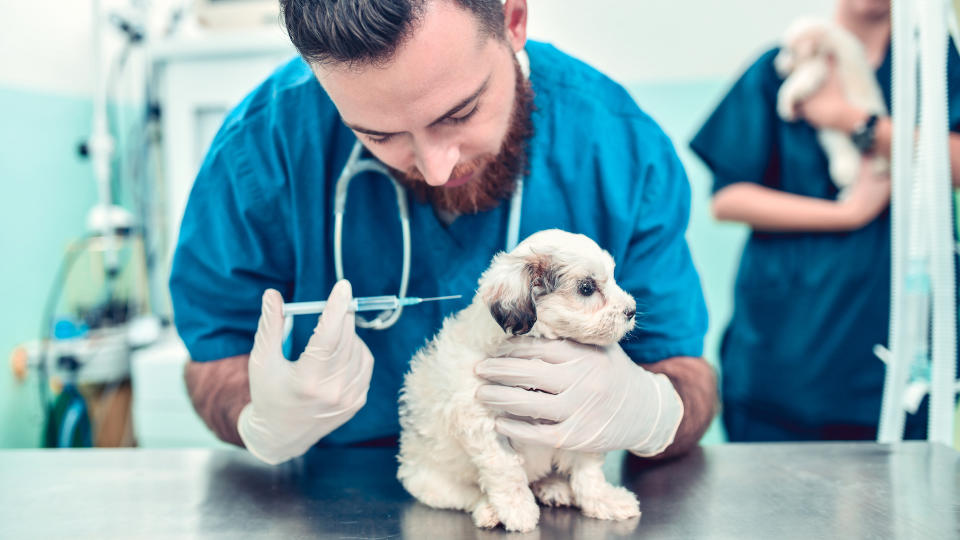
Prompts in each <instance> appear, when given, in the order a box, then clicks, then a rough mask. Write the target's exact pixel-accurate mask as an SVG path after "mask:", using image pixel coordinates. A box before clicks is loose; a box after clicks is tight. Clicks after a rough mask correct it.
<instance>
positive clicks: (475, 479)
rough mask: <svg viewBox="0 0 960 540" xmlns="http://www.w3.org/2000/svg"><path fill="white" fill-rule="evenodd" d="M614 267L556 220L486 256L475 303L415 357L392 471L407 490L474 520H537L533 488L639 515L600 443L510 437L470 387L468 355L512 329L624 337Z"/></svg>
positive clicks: (591, 512)
mask: <svg viewBox="0 0 960 540" xmlns="http://www.w3.org/2000/svg"><path fill="white" fill-rule="evenodd" d="M613 269H614V262H613V258H612V257H610V255H609V254H608V253H607V252H606V251H603V250H602V249H600V247H599V246H597V244H596V243H594V242H593V241H592V240H590V239H589V238H587V237H586V236H583V235H575V234H571V233H567V232H564V231H560V230H555V229H554V230H548V231H542V232H539V233H536V234H534V235H532V236H530V237H529V238H527V239H526V240H524V241H523V242H522V243H521V244H520V245H518V246H517V247H516V249H514V250H513V251H512V252H511V253H509V254H507V253H500V254H498V255H497V256H496V257H495V258H494V260H493V263H492V264H491V266H490V268H488V269H487V271H486V272H484V274H483V276H482V277H481V278H480V282H479V288H478V290H477V294H476V295H475V297H474V299H473V302H472V303H471V305H470V306H468V307H467V308H465V309H464V310H462V311H460V312H459V313H456V314H454V315H452V316H450V317H448V318H447V319H446V320H445V321H444V323H443V327H442V329H441V330H440V332H439V333H438V334H437V336H436V337H435V338H434V339H433V340H432V341H431V342H430V343H429V344H428V345H427V346H426V347H425V348H424V349H423V350H421V351H420V352H418V353H417V355H416V356H415V357H414V358H413V360H412V361H411V364H410V371H409V373H408V374H407V375H406V378H405V380H404V386H403V390H402V392H401V397H400V425H401V428H402V431H401V435H400V454H399V456H398V459H399V461H400V467H399V470H398V473H397V476H398V478H399V479H400V481H401V483H402V484H403V486H404V487H405V488H406V489H407V491H409V492H410V493H411V494H412V495H413V496H414V497H416V498H417V499H418V500H420V502H422V503H424V504H427V505H429V506H432V507H435V508H450V509H458V510H465V511H467V512H470V513H472V515H473V520H474V523H476V525H477V526H479V527H495V526H496V525H498V524H500V523H502V524H503V525H504V527H505V528H506V529H507V530H509V531H529V530H532V529H534V528H535V527H536V525H537V522H538V520H539V517H540V509H539V507H538V505H537V502H536V499H539V500H540V502H541V503H543V504H545V505H575V506H579V507H580V509H581V511H582V512H583V513H584V514H586V515H588V516H591V517H595V518H600V519H627V518H631V517H635V516H638V515H640V509H639V503H638V502H637V499H636V497H635V496H634V495H633V493H631V492H630V491H628V490H626V489H625V488H623V487H615V486H613V485H611V484H609V483H607V481H606V480H605V478H604V476H603V471H602V465H603V459H604V456H603V454H590V453H582V452H575V451H565V450H556V449H554V448H549V447H537V446H527V445H520V444H517V443H511V441H508V440H506V439H505V438H504V437H502V436H500V435H498V434H497V433H496V432H495V431H494V420H495V418H496V413H495V412H494V411H491V410H489V409H487V408H486V407H484V406H482V405H481V404H480V403H479V402H477V400H476V399H475V397H474V395H475V393H476V391H477V388H478V387H479V386H480V385H481V384H482V381H481V380H480V379H479V378H478V377H477V376H476V375H475V374H474V366H476V365H477V363H479V362H480V361H482V360H484V359H486V358H489V357H493V356H497V354H498V349H499V348H500V346H501V345H502V344H503V343H504V342H505V341H506V340H507V339H508V338H509V337H511V336H513V335H519V334H526V335H529V336H540V337H545V338H551V339H556V338H566V339H571V340H575V341H579V342H581V343H589V344H595V345H601V346H605V345H612V344H615V343H617V342H618V341H620V339H621V338H623V336H624V335H625V334H626V333H627V332H629V331H630V330H631V329H632V328H633V326H634V313H635V309H636V304H635V302H634V299H633V298H632V297H631V296H630V295H629V294H627V293H626V292H624V291H623V289H621V288H620V287H618V286H617V284H616V283H615V282H614V278H613ZM531 488H532V489H531ZM535 496H536V499H535V498H534V497H535Z"/></svg>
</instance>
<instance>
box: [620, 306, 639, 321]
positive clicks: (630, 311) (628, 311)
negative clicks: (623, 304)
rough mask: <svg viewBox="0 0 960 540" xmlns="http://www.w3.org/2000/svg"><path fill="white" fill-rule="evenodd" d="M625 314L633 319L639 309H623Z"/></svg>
mask: <svg viewBox="0 0 960 540" xmlns="http://www.w3.org/2000/svg"><path fill="white" fill-rule="evenodd" d="M623 314H624V315H626V316H627V318H628V319H632V318H633V316H634V315H636V314H637V310H636V309H634V308H627V309H625V310H623Z"/></svg>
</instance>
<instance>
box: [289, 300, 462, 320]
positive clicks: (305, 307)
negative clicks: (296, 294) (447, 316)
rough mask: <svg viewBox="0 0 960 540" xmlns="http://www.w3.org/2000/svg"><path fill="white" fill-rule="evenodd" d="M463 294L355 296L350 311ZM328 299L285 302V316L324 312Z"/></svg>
mask: <svg viewBox="0 0 960 540" xmlns="http://www.w3.org/2000/svg"><path fill="white" fill-rule="evenodd" d="M461 296H462V295H459V294H455V295H453V296H437V297H434V298H417V297H415V296H407V297H405V298H398V297H397V296H395V295H389V296H365V297H361V298H354V299H353V302H351V303H350V311H354V312H357V311H385V310H389V309H397V308H399V307H401V306H413V305H416V304H420V303H423V302H434V301H436V300H452V299H454V298H460V297H461ZM326 305H327V302H326V301H320V302H290V303H284V304H283V316H284V317H289V316H291V315H309V314H313V313H322V312H323V308H324V307H326Z"/></svg>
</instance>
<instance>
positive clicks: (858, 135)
mask: <svg viewBox="0 0 960 540" xmlns="http://www.w3.org/2000/svg"><path fill="white" fill-rule="evenodd" d="M876 125H877V116H876V115H872V116H870V118H868V119H867V121H866V122H864V123H863V125H862V126H860V127H859V128H857V130H856V131H854V132H853V133H851V134H850V140H851V141H853V145H854V146H856V147H857V149H858V150H860V152H861V153H863V154H866V153H867V152H869V151H870V150H871V149H872V148H873V140H874V134H875V130H874V128H875V126H876Z"/></svg>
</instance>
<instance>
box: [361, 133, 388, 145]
mask: <svg viewBox="0 0 960 540" xmlns="http://www.w3.org/2000/svg"><path fill="white" fill-rule="evenodd" d="M366 137H367V140H368V141H370V142H372V143H374V144H384V143H386V142H387V141H389V140H390V139H392V138H393V135H382V136H379V137H378V136H376V135H366Z"/></svg>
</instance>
